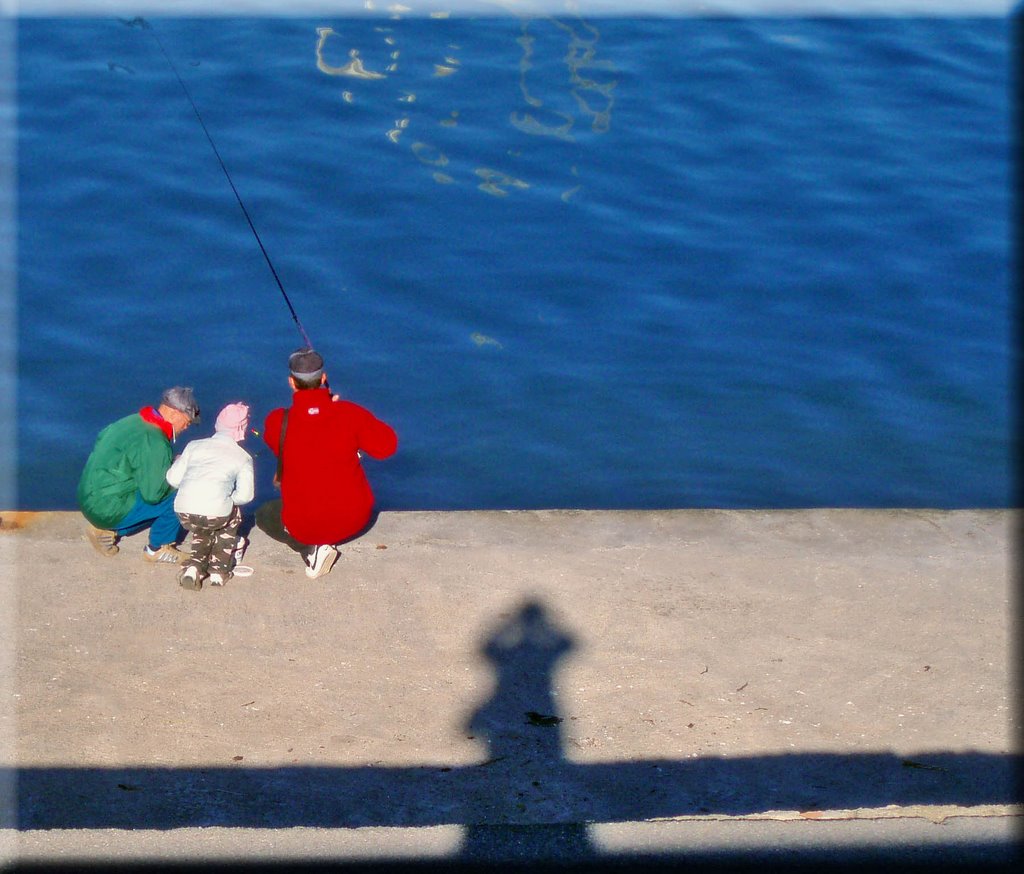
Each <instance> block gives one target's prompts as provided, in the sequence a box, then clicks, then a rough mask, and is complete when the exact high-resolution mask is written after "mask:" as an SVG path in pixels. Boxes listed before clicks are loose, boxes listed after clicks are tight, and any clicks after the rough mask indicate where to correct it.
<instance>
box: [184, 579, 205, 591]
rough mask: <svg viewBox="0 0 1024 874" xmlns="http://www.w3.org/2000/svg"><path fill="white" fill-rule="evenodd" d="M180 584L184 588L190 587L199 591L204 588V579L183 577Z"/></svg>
mask: <svg viewBox="0 0 1024 874" xmlns="http://www.w3.org/2000/svg"><path fill="white" fill-rule="evenodd" d="M178 585H179V586H181V587H182V588H183V589H189V590H191V591H193V592H198V591H199V590H200V589H202V588H203V581H202V580H198V579H197V580H193V579H192V578H191V577H182V578H181V579H179V580H178Z"/></svg>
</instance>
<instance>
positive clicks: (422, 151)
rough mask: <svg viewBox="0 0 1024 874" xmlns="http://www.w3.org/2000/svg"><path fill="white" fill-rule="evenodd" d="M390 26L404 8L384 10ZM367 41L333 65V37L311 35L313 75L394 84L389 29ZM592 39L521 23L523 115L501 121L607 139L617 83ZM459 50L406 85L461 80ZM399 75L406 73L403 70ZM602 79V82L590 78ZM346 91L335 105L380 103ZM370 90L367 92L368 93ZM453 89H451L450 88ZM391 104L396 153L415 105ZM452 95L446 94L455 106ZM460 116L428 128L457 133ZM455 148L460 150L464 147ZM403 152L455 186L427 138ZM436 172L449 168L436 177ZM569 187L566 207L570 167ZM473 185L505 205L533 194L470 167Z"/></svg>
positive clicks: (573, 26) (555, 22) (559, 24)
mask: <svg viewBox="0 0 1024 874" xmlns="http://www.w3.org/2000/svg"><path fill="white" fill-rule="evenodd" d="M389 11H390V12H391V15H390V18H391V20H392V21H399V20H401V18H402V16H403V14H404V13H406V12H410V11H412V10H410V9H408V8H406V7H390V9H389ZM431 17H432V18H447V17H448V13H446V12H434V13H431ZM373 31H374V33H376V34H378V35H379V43H378V44H376V45H362V46H353V47H351V48H347V50H345V51H344V54H343V57H344V58H346V59H347V60H345V61H344V62H343V63H332V62H331V61H330V60H329V57H330V56H331V55H337V54H338V47H337V46H334V45H332V44H331V43H332V42H335V41H337V39H336V38H338V37H339V34H338V33H337V31H335V30H334V28H332V27H327V26H324V27H318V28H317V30H316V33H317V43H316V52H315V54H316V66H317V69H318V70H320V72H322V73H324V74H326V75H328V76H345V77H349V78H351V79H354V80H357V83H358V82H377V81H379V80H382V79H388V78H391V77H394V76H397V74H398V73H399V70H400V66H399V65H400V62H403V58H402V50H401V48H400V47H399V44H398V36H397V31H396V28H395V27H393V26H383V25H382V26H376V27H374V28H373ZM599 36H600V35H599V33H598V30H597V28H596V27H594V26H593V25H592V24H590V23H588V22H586V21H584V20H582V19H579V18H576V19H574V20H572V21H563V20H559V19H556V18H553V17H550V16H549V17H543V18H528V17H524V18H522V19H521V30H520V35H519V36H518V37H517V38H516V39H515V42H516V44H517V45H518V47H519V50H520V52H521V57H520V60H519V68H518V69H519V81H518V90H519V93H520V94H521V96H522V100H523V102H524V104H525V108H519V107H517V108H513V109H512V110H510V111H509V113H508V121H509V124H510V125H511V127H512V128H514V129H515V130H517V131H519V132H521V133H524V134H528V135H529V136H536V137H548V138H553V139H557V140H561V141H563V142H573V143H574V142H577V136H576V130H577V127H578V122H580V121H581V120H582V121H583V123H584V124H586V125H588V127H589V130H590V131H592V132H593V133H598V134H600V133H606V132H607V131H608V130H609V128H610V126H611V114H612V106H613V105H614V102H615V99H614V89H615V86H616V84H617V82H616V80H614V79H610V78H607V74H609V73H612V72H614V67H613V65H612V64H611V63H610V62H608V61H603V60H601V59H599V58H598V57H597V43H598V39H599ZM459 51H460V46H459V45H458V44H455V43H451V42H449V43H446V44H445V45H443V46H442V47H440V49H439V51H438V55H439V57H438V56H435V57H433V58H430V59H429V60H428V61H426V62H425V63H427V64H429V65H430V66H429V67H428V68H426V70H425V71H419V70H417V69H415V66H416V65H415V64H412V65H411V66H413V69H411V70H409V71H408V72H409V77H408V78H409V79H410V80H412V81H417V80H416V78H415V77H416V76H417V74H418V73H421V72H427V74H428V76H429V78H431V79H438V78H446V79H451V80H453V82H457V81H458V80H457V76H456V74H458V73H460V72H462V62H461V60H460V59H459V57H458V53H459ZM553 64H554V65H564V67H565V68H566V70H567V71H568V76H567V78H566V77H562V76H553V75H552V74H551V70H550V67H551V66H552V65H553ZM403 72H405V71H404V70H403ZM600 72H603V73H605V74H606V75H605V78H604V81H601V80H600V79H599V78H597V77H596V76H595V74H596V73H600ZM357 83H353V88H352V89H346V90H345V91H343V92H342V100H343V101H344V102H345V103H347V104H354V103H356V102H358V101H360V100H361V99H363V100H365V101H366V102H369V103H372V102H373V101H374V100H378V99H379V91H376V90H373V91H364V92H360V91H358V90H356V89H358V88H359V87H360V85H359V84H357ZM368 87H373V86H368ZM452 87H453V89H454V88H455V87H456V86H455V85H453V86H452ZM390 94H391V99H392V100H393V101H394V103H396V104H400V111H399V112H398V113H396V114H395V115H396V117H394V118H389V119H388V121H387V122H386V123H385V135H386V136H387V138H388V139H389V140H390V141H391V142H393V143H395V144H396V145H400V144H401V143H402V140H403V138H405V137H406V136H407V135H408V134H409V132H410V129H411V128H413V127H414V119H413V117H412V115H411V114H410V112H409V105H410V104H413V103H415V102H416V100H417V98H418V94H417V91H416V90H415V89H414V88H410V87H404V88H402V87H400V88H398V89H396V90H392V91H391V92H390ZM456 96H457V94H456V93H453V94H452V98H453V99H454V98H455V97H456ZM416 122H417V125H416V126H418V127H423V126H424V122H425V120H424V119H423V118H422V117H420V118H418V119H416ZM458 122H459V112H458V110H457V109H450V110H448V111H447V112H446V113H444V114H443V115H442V117H441V118H435V119H433V120H432V123H433V124H436V125H439V126H441V127H445V128H455V127H457V126H458ZM465 143H466V141H465V140H464V141H462V143H460V145H465ZM409 148H410V150H411V151H412V153H413V155H414V156H415V157H416V158H417V160H418V161H419V162H420V163H421V164H423V165H426V166H427V167H429V168H431V175H432V177H433V179H434V181H435V182H437V183H438V184H442V185H447V184H451V183H453V182H455V181H456V177H455V176H453V175H452V174H453V173H454V172H455V171H454V169H452V168H451V167H450V164H451V160H450V158H449V156H448V155H447V154H446V153H445V152H444V151H443V150H442V149H441V147H439V146H438V145H436V144H434V143H432V142H430V136H429V131H426V130H423V131H419V130H417V132H416V139H415V140H414V141H413V142H412V143H411V145H410V147H409ZM507 154H508V155H509V156H513V157H517V158H518V157H520V156H521V152H520V151H513V150H512V149H511V148H510V149H509V150H508V152H507ZM439 167H449V169H448V170H446V171H444V172H442V171H440V170H439V169H437V168H439ZM567 172H568V174H569V176H570V177H571V185H570V186H569V187H568V188H566V189H565V190H564V191H562V192H561V194H560V197H561V199H562V200H564V201H568V200H569V199H570V198H571V197H572V196H573V195H575V194H576V193H577V192H578V191H580V189H581V188H582V185H581V184H580V183H579V181H578V177H579V171H578V169H577V166H576V165H575V164H573V165H571V166H570V167H569V168H568V171H567ZM472 173H473V175H475V176H476V177H477V179H478V180H479V181H477V183H476V187H477V188H478V189H479V190H480V191H482V192H484V193H485V194H490V195H493V196H496V197H505V196H507V195H508V194H509V193H511V192H513V191H525V190H527V189H530V188H531V187H533V186H532V184H531V182H530V180H529V179H524V178H521V174H518V173H512V172H511V171H510V170H509V169H507V168H506V169H502V168H496V167H488V166H477V167H475V168H473V170H472Z"/></svg>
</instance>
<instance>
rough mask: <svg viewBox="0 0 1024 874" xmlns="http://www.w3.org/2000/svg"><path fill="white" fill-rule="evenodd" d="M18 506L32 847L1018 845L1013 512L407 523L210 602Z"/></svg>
mask: <svg viewBox="0 0 1024 874" xmlns="http://www.w3.org/2000/svg"><path fill="white" fill-rule="evenodd" d="M0 519H2V523H0V569H2V574H3V579H4V586H5V592H4V594H5V595H6V597H5V603H6V604H8V605H12V606H13V605H16V608H15V609H11V610H9V611H8V615H7V617H6V619H5V620H4V623H5V627H4V629H3V631H4V632H5V641H6V651H5V656H4V657H5V659H6V661H5V662H4V665H5V666H6V667H7V669H8V670H7V671H6V672H5V673H6V677H7V684H6V686H5V688H4V694H5V696H6V697H7V699H8V701H9V702H10V706H9V707H8V708H6V710H5V712H4V714H3V723H2V731H3V732H4V734H3V735H2V738H3V739H4V740H5V751H6V752H5V756H6V758H5V763H4V775H5V776H4V780H5V783H4V785H6V786H7V787H8V789H9V795H8V797H9V803H8V804H7V805H6V816H5V820H4V821H3V823H0V825H2V826H3V830H2V831H0V841H2V842H3V847H2V849H3V850H4V852H5V853H6V857H7V858H8V859H20V860H23V861H24V860H55V859H56V860H59V859H67V858H74V857H79V858H89V859H105V858H126V857H127V858H135V859H138V858H175V859H186V860H188V859H193V858H221V857H225V856H234V857H237V856H242V857H248V856H252V857H254V858H261V859H263V858H277V857H282V858H333V859H350V858H351V859H360V858H391V857H395V858H399V857H401V858H409V857H411V858H417V859H428V858H440V859H451V860H454V859H495V860H497V859H504V858H516V857H519V858H524V857H527V858H532V857H536V858H561V859H580V858H592V859H607V858H620V857H622V855H623V854H626V855H628V854H634V855H635V854H643V853H661V854H666V853H667V854H673V853H676V854H679V853H682V854H686V853H692V852H694V851H695V849H701V850H702V851H709V850H714V849H721V850H729V851H739V850H740V849H741V848H745V851H748V852H749V851H752V850H753V849H754V848H757V847H761V848H762V849H765V850H766V851H767V849H769V848H773V847H774V848H776V849H775V850H773V852H775V851H778V848H779V847H783V848H785V847H791V848H794V852H795V851H796V848H800V847H803V848H804V849H806V848H808V847H812V846H813V847H819V848H820V847H826V846H831V847H833V848H839V849H842V848H844V847H845V848H847V849H849V848H851V847H854V846H857V847H861V848H864V847H870V848H874V849H875V850H878V851H881V850H885V851H893V852H895V851H900V852H903V853H909V852H911V850H914V849H915V848H916V851H917V852H920V851H922V848H928V847H931V848H933V850H934V851H935V852H936V853H938V852H940V851H942V850H943V848H945V849H946V850H947V851H948V852H950V853H955V854H956V855H957V857H958V858H968V859H970V858H976V859H997V860H998V859H1004V858H1010V857H1011V855H1010V854H1011V853H1013V852H1015V849H1016V847H1015V844H1016V840H1015V837H1016V834H1017V831H1018V829H1017V823H1018V822H1019V819H1018V818H1019V816H1020V813H1021V808H1020V806H1019V802H1020V800H1021V799H1020V797H1019V794H1018V786H1017V784H1016V783H1015V780H1014V777H1015V765H1017V763H1018V762H1019V755H1018V754H1019V749H1018V747H1017V746H1016V741H1017V738H1018V737H1019V733H1018V727H1017V723H1016V720H1017V713H1018V708H1017V706H1016V701H1015V698H1014V696H1015V689H1014V688H1013V680H1014V679H1015V678H1014V677H1013V676H1012V674H1011V669H1010V666H1011V658H1012V656H1013V655H1014V650H1013V648H1012V645H1011V626H1012V620H1013V618H1014V616H1015V611H1014V604H1013V591H1012V580H1011V571H1012V549H1011V545H1012V540H1013V535H1014V533H1015V530H1016V526H1017V524H1018V521H1019V517H1018V515H1017V514H1016V513H1014V512H1006V511H957V512H940V511H929V510H925V511H916V510H895V511H865V510H804V511H770V512H769V511H664V512H603V511H602V512H598V511H594V512H587V511H536V512H532V511H526V512H465V513H441V512H436V513H435V512H402V513H384V514H382V515H381V516H380V517H379V518H378V520H377V521H376V524H375V525H374V527H373V528H372V529H371V530H370V531H369V532H368V533H367V534H365V535H364V536H363V537H361V538H359V539H358V540H356V541H353V542H352V543H350V544H347V545H345V546H344V547H342V557H341V558H340V559H339V561H338V563H337V565H336V566H335V568H334V569H333V571H332V572H331V573H330V574H329V575H328V576H326V577H324V578H322V579H319V580H308V579H306V577H305V575H304V573H303V569H302V565H301V563H300V560H299V559H298V558H297V557H296V556H295V555H294V554H293V553H291V552H290V551H289V550H288V549H287V548H286V547H284V546H282V545H280V544H277V543H275V542H274V541H271V540H269V539H268V538H266V537H265V536H264V535H263V534H262V532H260V531H258V530H254V531H252V532H251V534H250V536H251V540H252V542H251V545H250V547H249V552H248V554H247V556H246V558H245V563H246V564H249V565H252V566H253V567H254V568H255V574H254V575H253V576H252V577H249V578H245V579H241V578H237V579H234V580H231V581H230V582H229V583H228V585H227V586H225V587H224V588H222V589H218V588H211V587H206V588H204V589H203V590H202V591H200V592H192V591H187V590H185V589H182V588H180V587H179V586H178V585H177V584H176V582H175V571H174V569H173V568H171V567H165V566H153V565H150V564H147V563H145V562H143V560H142V558H141V550H142V546H143V543H144V539H143V536H142V535H140V536H136V537H133V538H128V539H126V540H123V541H122V543H121V551H120V552H119V554H118V555H116V556H113V557H109V558H108V557H103V556H100V555H98V554H97V553H95V552H94V551H93V550H92V549H91V548H90V547H89V546H88V545H87V543H86V542H85V540H84V539H83V533H84V523H83V520H82V519H81V517H80V516H78V515H77V514H74V513H40V514H18V513H10V512H5V513H2V514H0ZM15 780H16V785H15ZM115 848H116V849H115ZM275 848H276V849H275ZM971 854H974V855H973V856H972V855H971Z"/></svg>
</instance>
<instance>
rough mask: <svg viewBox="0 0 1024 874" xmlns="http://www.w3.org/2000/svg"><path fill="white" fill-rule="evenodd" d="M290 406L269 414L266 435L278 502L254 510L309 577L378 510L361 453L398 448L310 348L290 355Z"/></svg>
mask: <svg viewBox="0 0 1024 874" xmlns="http://www.w3.org/2000/svg"><path fill="white" fill-rule="evenodd" d="M288 369H289V371H290V373H289V376H288V384H289V385H290V386H291V389H292V405H291V407H290V408H289V409H287V410H285V409H283V408H278V409H276V410H272V411H271V412H270V414H269V415H268V416H267V419H266V422H265V423H264V427H263V439H264V440H265V441H266V444H267V445H268V446H269V447H270V449H271V450H272V451H273V452H274V454H275V455H277V456H278V468H277V470H278V473H277V476H276V477H275V482H277V484H278V485H279V486H280V488H281V498H280V500H274V501H268V502H267V503H265V504H264V505H263V506H261V507H260V508H259V509H258V510H257V511H256V524H257V525H258V526H259V527H260V528H261V529H262V530H263V531H265V532H266V533H267V534H269V535H270V536H271V537H273V538H274V539H275V540H279V541H281V542H282V543H286V544H288V545H289V546H290V547H292V549H294V550H296V551H297V552H299V553H300V554H301V555H302V556H303V559H304V560H305V562H306V576H307V577H309V578H310V579H315V578H316V577H320V576H323V575H324V574H326V573H327V572H328V571H330V569H331V568H332V567H333V566H334V562H335V561H336V560H337V558H338V548H337V544H338V543H341V542H342V541H344V540H348V539H350V538H352V537H354V536H355V535H356V534H359V533H361V532H362V531H363V530H364V529H365V528H366V527H367V525H368V524H369V522H370V516H371V514H372V512H373V492H372V491H371V490H370V483H369V482H368V481H367V479H366V474H365V473H364V472H363V468H362V465H361V464H360V463H359V453H360V452H366V453H369V454H370V455H371V456H373V457H374V458H378V459H380V458H388V457H389V456H391V455H394V453H395V450H396V449H397V448H398V438H397V437H396V436H395V432H394V430H393V429H392V428H391V426H390V425H388V424H386V423H384V422H382V421H381V420H380V419H378V418H376V417H375V416H374V415H373V414H372V413H371V412H370V411H369V410H366V409H364V408H363V407H361V406H359V405H358V404H354V403H351V402H350V401H343V400H341V399H340V398H339V397H338V396H337V395H332V394H331V390H330V388H328V386H327V374H326V373H325V372H324V360H323V358H321V357H320V355H319V353H317V352H315V351H314V350H312V349H300V350H298V351H297V352H293V353H292V355H291V356H290V357H289V359H288Z"/></svg>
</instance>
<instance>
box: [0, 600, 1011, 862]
mask: <svg viewBox="0 0 1024 874" xmlns="http://www.w3.org/2000/svg"><path fill="white" fill-rule="evenodd" d="M575 646H576V644H575V641H574V640H573V638H572V636H571V635H570V634H569V633H568V632H567V631H566V630H565V629H562V628H560V627H559V626H558V624H557V623H555V622H554V621H553V620H552V618H551V615H550V614H549V612H548V611H547V610H546V609H545V608H544V606H543V605H542V604H540V603H539V602H537V601H528V602H526V603H524V604H522V605H520V607H519V608H518V609H517V610H515V611H513V612H512V613H509V614H506V615H504V616H503V617H502V618H501V620H500V621H499V622H498V624H497V625H496V626H495V627H494V628H493V629H492V630H491V631H490V632H489V633H488V634H487V636H486V638H485V640H484V641H483V642H482V643H481V646H480V653H481V654H482V656H483V657H484V658H486V659H487V660H488V661H489V662H490V664H491V665H492V667H493V669H494V673H495V686H494V691H493V694H492V695H491V696H490V697H489V698H488V699H487V700H486V701H485V702H483V703H482V704H481V705H479V706H478V707H477V708H476V709H475V710H474V711H473V712H472V713H471V715H470V716H469V717H468V729H469V731H470V732H472V733H473V736H474V737H479V738H481V739H482V740H483V741H484V743H485V744H486V747H487V757H486V758H485V759H484V760H483V761H481V762H478V763H475V764H470V765H461V766H450V765H448V764H447V763H445V762H444V761H439V762H436V763H432V764H424V765H417V766H407V767H399V766H394V767H389V766H377V765H370V766H283V767H282V766H279V767H270V768H256V767H240V766H239V767H187V768H161V767H155V766H153V767H134V766H133V767H103V768H100V767H77V766H74V765H66V766H32V767H25V768H18V769H14V770H15V773H14V774H13V776H14V778H15V779H16V785H17V797H16V810H15V811H14V813H15V819H14V822H10V821H8V822H5V823H0V825H2V826H4V827H8V828H12V827H13V828H17V829H20V830H28V829H176V828H186V827H224V828H258V829H259V828H262V829H282V828H298V827H306V828H324V829H354V828H363V827H374V826H376V827H421V826H438V825H458V826H461V827H462V828H463V829H464V840H463V843H462V845H461V847H460V849H459V851H458V853H457V855H456V856H454V857H450V858H447V859H446V864H447V863H452V862H460V863H461V862H467V863H476V862H482V863H486V864H488V865H492V864H499V863H506V862H509V861H510V860H511V861H512V862H515V861H516V860H519V861H520V862H522V861H541V862H550V861H552V860H556V861H562V862H568V861H572V862H574V863H577V864H579V863H583V862H586V861H588V860H589V861H590V862H595V861H602V860H604V861H608V860H609V856H608V854H606V853H602V851H601V850H600V848H599V847H597V846H595V844H594V842H593V840H592V839H591V837H590V834H589V832H588V828H589V825H590V824H594V823H623V822H642V821H647V820H652V819H656V818H666V817H671V818H680V817H689V816H700V815H708V814H713V815H719V816H740V815H746V814H757V813H764V812H766V811H770V810H795V811H816V810H828V809H833V810H834V809H857V808H880V807H884V806H886V805H898V806H910V805H929V804H931V805H956V806H972V805H984V804H987V805H1007V804H1016V803H1019V802H1020V800H1021V796H1020V792H1019V784H1018V782H1017V780H1016V777H1017V775H1018V773H1019V765H1020V757H1019V756H1016V755H1001V754H996V753H987V752H970V751H968V752H963V751H958V752H953V751H948V752H934V753H928V754H927V755H922V756H920V757H918V759H915V761H912V762H911V761H908V760H907V759H905V758H903V757H901V756H899V755H896V754H895V753H886V752H869V753H821V752H808V753H765V754H760V755H747V756H735V757H728V758H716V757H703V758H687V759H682V760H678V759H665V758H661V759H647V760H634V761H617V762H603V763H576V762H572V761H570V760H569V759H567V758H566V756H565V753H564V749H563V739H562V725H563V720H564V719H565V718H566V717H565V716H564V715H563V709H562V707H561V705H560V704H559V701H558V695H557V692H556V683H555V673H556V670H557V667H558V665H559V663H560V662H561V661H562V660H563V659H564V658H565V656H566V655H567V654H569V653H570V652H571V651H572V650H573V648H574V647H575ZM9 770H10V769H8V773H5V774H0V777H3V778H4V779H5V780H9V778H10V777H11V776H12V775H11V774H10V772H9ZM185 802H187V803H185ZM8 819H10V817H8ZM901 849H903V850H905V848H895V850H901ZM890 850H893V848H890ZM895 850H893V851H895ZM1004 851H1005V848H1004V850H999V848H995V850H993V848H992V847H987V848H984V847H983V848H981V849H979V850H978V852H981V853H983V854H984V852H996V854H997V855H998V853H999V852H1004ZM879 852H882V850H879ZM955 852H956V853H958V854H959V857H961V858H966V859H968V860H969V861H971V862H972V864H973V863H974V862H976V861H977V859H976V858H974V857H972V856H971V855H970V853H971V849H970V848H969V847H964V846H963V845H960V846H958V847H956V848H955ZM904 857H905V853H903V855H902V856H899V858H904ZM623 858H624V857H622V856H621V855H619V854H616V856H615V857H614V862H615V864H619V863H620V862H622V859H623ZM643 858H644V859H645V860H646V861H645V863H644V864H647V863H649V862H652V859H651V858H648V857H643ZM678 858H679V857H678V856H672V857H671V859H675V860H677V861H678ZM685 858H687V859H690V860H691V861H692V858H691V857H689V856H686V857H685ZM701 858H702V861H706V857H701ZM745 858H747V859H750V858H753V856H752V855H751V854H750V852H749V851H747V853H746V855H745Z"/></svg>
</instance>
